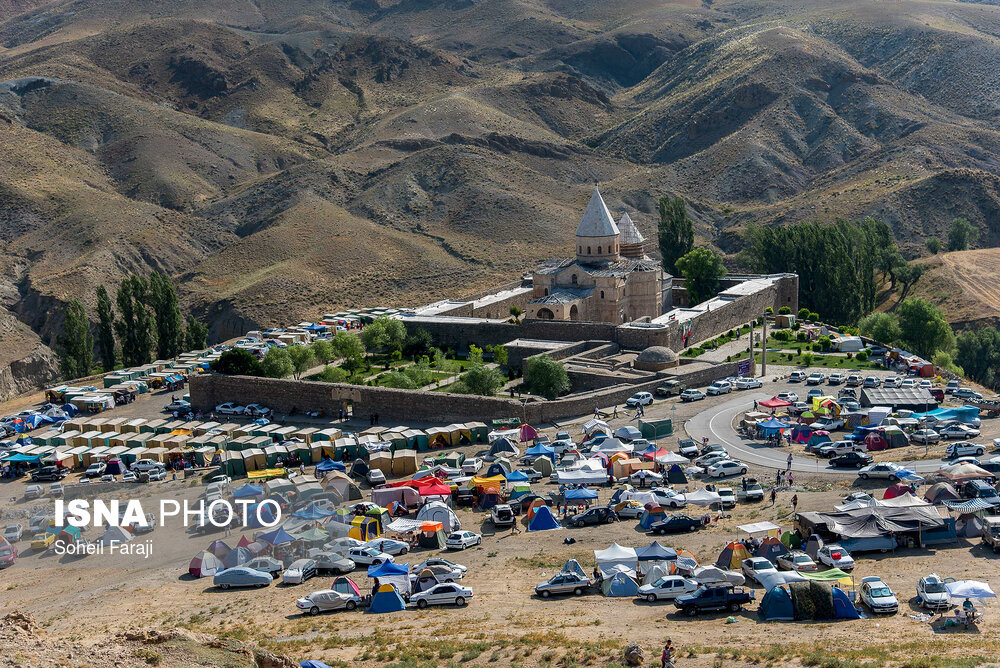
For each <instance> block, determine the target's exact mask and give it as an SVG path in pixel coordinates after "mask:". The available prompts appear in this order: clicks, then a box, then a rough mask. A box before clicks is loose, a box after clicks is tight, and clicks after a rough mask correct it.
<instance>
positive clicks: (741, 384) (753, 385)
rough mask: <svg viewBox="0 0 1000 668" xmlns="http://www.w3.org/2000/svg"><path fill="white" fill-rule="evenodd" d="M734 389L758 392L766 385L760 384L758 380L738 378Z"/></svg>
mask: <svg viewBox="0 0 1000 668" xmlns="http://www.w3.org/2000/svg"><path fill="white" fill-rule="evenodd" d="M733 387H735V388H736V389H737V390H756V389H759V388H761V387H764V383H762V382H760V379H758V378H737V379H736V382H734V383H733Z"/></svg>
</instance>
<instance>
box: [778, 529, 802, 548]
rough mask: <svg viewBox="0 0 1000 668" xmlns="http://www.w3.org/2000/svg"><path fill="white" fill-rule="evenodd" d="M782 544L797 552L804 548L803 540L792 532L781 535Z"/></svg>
mask: <svg viewBox="0 0 1000 668" xmlns="http://www.w3.org/2000/svg"><path fill="white" fill-rule="evenodd" d="M781 544H782V545H784V546H785V547H787V548H788V549H789V550H797V549H799V548H800V547H802V539H801V538H799V536H798V535H797V534H795V533H794V532H792V531H786V532H785V533H783V534H781Z"/></svg>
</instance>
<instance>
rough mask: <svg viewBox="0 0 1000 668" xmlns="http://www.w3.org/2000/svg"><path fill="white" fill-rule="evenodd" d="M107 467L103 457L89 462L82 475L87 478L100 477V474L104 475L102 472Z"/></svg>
mask: <svg viewBox="0 0 1000 668" xmlns="http://www.w3.org/2000/svg"><path fill="white" fill-rule="evenodd" d="M107 468H108V465H107V464H105V463H104V460H103V459H100V460H98V461H96V462H94V463H93V464H91V465H90V466H88V467H87V471H86V472H85V473H84V475H85V476H86V477H88V478H100V477H101V476H102V475H104V472H105V471H106V470H107Z"/></svg>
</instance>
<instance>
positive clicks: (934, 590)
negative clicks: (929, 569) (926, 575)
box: [924, 582, 948, 594]
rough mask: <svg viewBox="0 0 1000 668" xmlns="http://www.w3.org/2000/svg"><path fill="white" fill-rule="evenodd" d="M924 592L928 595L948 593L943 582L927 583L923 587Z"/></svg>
mask: <svg viewBox="0 0 1000 668" xmlns="http://www.w3.org/2000/svg"><path fill="white" fill-rule="evenodd" d="M924 591H925V592H927V593H928V594H943V593H945V592H946V591H948V588H947V587H945V586H944V583H943V582H928V583H927V584H926V585H925V586H924Z"/></svg>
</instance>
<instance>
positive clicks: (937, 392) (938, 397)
mask: <svg viewBox="0 0 1000 668" xmlns="http://www.w3.org/2000/svg"><path fill="white" fill-rule="evenodd" d="M928 392H930V393H931V396H932V397H934V400H935V401H937V402H938V403H941V402H942V401H944V390H942V389H941V388H940V387H932V388H930V389H929V390H928Z"/></svg>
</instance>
